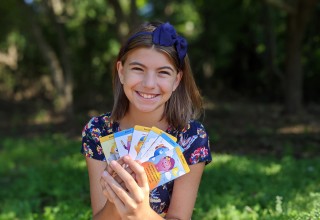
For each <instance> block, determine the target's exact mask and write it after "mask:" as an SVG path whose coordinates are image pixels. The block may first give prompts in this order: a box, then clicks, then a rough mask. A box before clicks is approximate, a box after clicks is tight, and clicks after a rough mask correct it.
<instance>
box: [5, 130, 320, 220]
mask: <svg viewBox="0 0 320 220" xmlns="http://www.w3.org/2000/svg"><path fill="white" fill-rule="evenodd" d="M79 150H80V141H74V140H70V139H67V138H66V137H64V136H63V135H58V134H55V135H46V136H44V137H39V138H29V139H28V138H8V137H2V138H1V141H0V219H3V220H4V219H6V220H11V219H12V220H13V219H45V220H51V219H52V220H53V219H59V220H60V219H61V220H64V219H67V220H68V219H91V209H90V198H89V186H88V175H87V170H86V165H85V160H84V158H83V156H82V155H81V154H80V152H79ZM213 159H214V161H213V162H212V163H211V164H209V165H208V166H207V167H206V169H205V173H204V175H203V179H202V182H201V186H200V190H199V194H198V198H197V203H196V206H195V210H194V216H193V219H195V220H198V219H200V220H209V219H210V220H211V219H219V220H222V219H225V220H229V219H230V220H238V219H239V220H240V219H267V220H269V219H270V220H271V219H310V220H313V219H319V218H320V175H319V170H320V160H319V158H314V159H301V160H295V159H293V158H292V157H290V156H288V157H284V158H282V159H275V158H272V157H254V156H236V155H216V154H213Z"/></svg>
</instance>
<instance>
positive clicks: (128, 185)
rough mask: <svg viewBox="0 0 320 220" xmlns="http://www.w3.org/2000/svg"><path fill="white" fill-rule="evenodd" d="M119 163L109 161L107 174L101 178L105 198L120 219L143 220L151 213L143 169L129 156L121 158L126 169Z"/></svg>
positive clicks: (147, 186)
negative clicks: (113, 206)
mask: <svg viewBox="0 0 320 220" xmlns="http://www.w3.org/2000/svg"><path fill="white" fill-rule="evenodd" d="M121 163H122V162H121V161H119V162H117V161H111V162H110V164H109V166H108V168H107V171H108V172H104V174H103V176H102V178H103V180H104V181H105V183H104V187H105V191H106V193H107V197H108V199H110V201H112V202H113V203H114V205H115V206H116V208H117V210H118V212H119V214H120V215H121V217H122V219H129V218H130V219H145V218H146V217H147V216H149V214H150V213H151V211H152V209H151V208H150V205H149V191H150V190H149V185H148V180H147V175H146V173H145V171H144V168H143V167H142V166H141V165H140V164H139V163H138V162H137V161H134V160H132V159H131V158H130V157H129V156H124V157H123V164H125V165H126V166H127V167H126V168H124V167H123V164H121ZM128 169H130V170H131V171H132V173H133V174H130V173H129V172H128V171H127V170H128ZM109 171H110V172H109ZM113 172H115V173H116V174H117V176H115V178H113V177H112V175H111V174H110V173H113ZM123 186H124V187H123Z"/></svg>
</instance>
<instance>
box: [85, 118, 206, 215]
mask: <svg viewBox="0 0 320 220" xmlns="http://www.w3.org/2000/svg"><path fill="white" fill-rule="evenodd" d="M110 115H111V113H110V112H109V113H106V114H103V115H101V116H98V117H93V118H92V119H91V120H89V122H88V123H87V124H86V125H85V126H84V128H83V130H82V147H81V153H82V154H84V155H85V156H86V157H90V158H93V159H96V160H100V161H106V158H105V155H104V153H103V150H102V147H101V144H100V140H99V138H100V137H103V136H106V135H108V134H112V133H115V132H118V131H120V127H119V123H118V122H113V121H112V120H111V118H110ZM166 132H167V133H169V134H171V135H173V136H175V137H177V143H178V144H179V145H180V146H181V147H182V148H183V149H184V152H183V154H184V156H185V158H186V161H187V163H188V164H189V165H192V164H196V163H200V162H205V163H206V164H208V163H210V162H211V160H212V158H211V153H210V145H209V137H208V134H207V132H206V131H205V128H204V127H203V125H202V124H201V123H200V122H198V121H195V120H190V121H189V123H188V124H187V126H186V127H185V128H183V129H182V130H180V131H178V130H175V129H174V128H173V127H171V126H169V127H168V128H167V130H166ZM173 185H174V181H170V182H168V183H166V184H164V185H161V186H159V187H157V188H155V189H153V190H151V191H150V194H149V199H150V207H151V208H152V209H153V210H154V211H155V212H157V213H158V214H159V215H160V216H162V217H165V216H166V213H167V211H168V208H169V205H170V199H171V195H172V190H173Z"/></svg>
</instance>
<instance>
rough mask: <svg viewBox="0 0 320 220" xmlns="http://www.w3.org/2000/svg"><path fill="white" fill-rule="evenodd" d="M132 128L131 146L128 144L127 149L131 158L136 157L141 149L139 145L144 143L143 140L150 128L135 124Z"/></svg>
mask: <svg viewBox="0 0 320 220" xmlns="http://www.w3.org/2000/svg"><path fill="white" fill-rule="evenodd" d="M133 129H134V130H133V133H132V141H131V146H130V150H129V155H130V157H131V158H132V159H136V157H137V155H138V153H139V151H140V149H141V146H142V144H143V143H144V140H145V138H146V137H147V135H148V133H149V131H150V130H151V128H149V127H144V126H139V125H136V126H134V128H133Z"/></svg>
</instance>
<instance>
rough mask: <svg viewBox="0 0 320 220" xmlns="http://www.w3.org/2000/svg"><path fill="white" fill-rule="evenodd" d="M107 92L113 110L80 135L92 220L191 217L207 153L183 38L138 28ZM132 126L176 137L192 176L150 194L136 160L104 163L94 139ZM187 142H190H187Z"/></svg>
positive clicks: (155, 27) (161, 29) (165, 28)
mask: <svg viewBox="0 0 320 220" xmlns="http://www.w3.org/2000/svg"><path fill="white" fill-rule="evenodd" d="M113 90H114V91H113V92H114V106H113V109H112V111H111V112H107V113H105V114H103V115H100V116H97V117H93V118H92V119H91V120H90V121H89V122H88V124H87V125H86V126H85V127H84V129H83V132H82V148H81V152H82V153H83V154H84V155H85V156H86V162H87V167H88V173H89V181H90V195H91V206H92V212H93V219H112V220H116V219H132V220H133V219H139V220H141V219H152V220H156V219H180V220H185V219H186V220H187V219H190V218H191V217H192V211H193V207H194V204H195V202H196V196H197V192H198V187H199V184H200V181H201V176H202V173H203V170H204V167H205V165H206V164H207V163H209V162H210V161H211V154H210V148H209V137H208V135H207V133H206V131H205V129H204V127H203V125H202V124H201V123H200V122H198V121H196V119H197V118H198V117H199V116H200V115H201V113H202V111H203V108H202V99H201V96H200V93H199V90H198V88H197V86H196V83H195V81H194V78H193V75H192V71H191V68H190V63H189V59H188V56H187V42H186V40H185V39H184V38H182V37H181V36H179V35H178V34H177V33H176V31H175V29H174V28H173V26H172V25H170V24H169V23H158V22H153V23H144V24H142V25H141V26H140V27H139V28H138V29H137V30H136V31H135V32H133V34H132V35H131V36H129V38H128V39H127V41H126V42H125V43H124V45H123V46H122V47H121V49H120V51H119V54H118V57H117V60H116V62H115V65H114V71H113ZM135 125H141V126H146V127H152V126H156V127H158V128H160V129H162V130H164V131H166V132H167V133H169V134H171V135H173V136H175V137H176V138H177V142H178V144H179V145H180V146H181V147H182V148H184V156H185V158H186V161H187V163H188V164H189V167H190V172H189V173H188V174H186V175H183V176H181V177H179V178H177V179H175V180H174V181H171V182H168V183H166V184H164V185H161V186H159V187H157V188H155V189H153V190H151V191H150V189H149V186H148V181H147V176H146V173H145V171H144V169H143V167H142V166H141V165H140V163H139V161H134V160H133V159H131V158H130V157H129V156H124V157H123V158H121V159H120V160H119V161H112V162H111V163H110V164H109V165H107V162H106V158H105V156H104V154H103V151H102V150H101V144H100V141H99V137H101V136H106V135H109V134H112V133H115V132H118V131H120V130H125V129H128V128H131V127H134V126H135ZM188 138H193V142H192V143H191V144H185V141H184V140H186V139H188ZM124 163H125V164H126V165H127V168H126V169H124V168H123V166H122V165H123V164H124ZM113 173H116V175H113Z"/></svg>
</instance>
